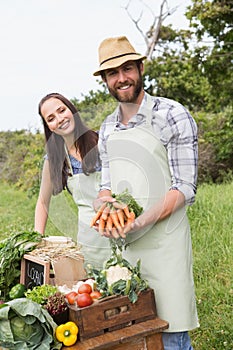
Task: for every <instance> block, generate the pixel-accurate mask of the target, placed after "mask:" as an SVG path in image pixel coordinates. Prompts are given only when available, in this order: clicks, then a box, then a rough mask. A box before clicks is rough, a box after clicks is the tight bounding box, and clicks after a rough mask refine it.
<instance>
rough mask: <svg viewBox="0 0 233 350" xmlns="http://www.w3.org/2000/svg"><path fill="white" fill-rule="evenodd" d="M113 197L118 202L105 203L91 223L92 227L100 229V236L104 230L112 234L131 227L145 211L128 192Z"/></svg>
mask: <svg viewBox="0 0 233 350" xmlns="http://www.w3.org/2000/svg"><path fill="white" fill-rule="evenodd" d="M112 197H113V198H115V199H116V201H115V202H112V203H110V202H105V203H103V204H102V205H101V207H100V208H99V210H98V211H97V213H96V214H95V216H94V217H93V219H92V220H91V223H90V226H91V227H93V226H95V227H97V228H98V231H99V232H100V234H101V233H103V231H104V230H106V231H107V232H108V231H110V232H112V231H114V230H116V229H117V228H120V229H121V228H123V227H124V226H127V225H129V224H130V223H131V222H133V220H134V219H135V218H136V217H138V216H139V215H140V214H141V213H142V211H143V208H142V207H141V206H140V205H139V204H138V203H137V202H136V200H135V199H134V198H133V196H132V195H131V194H130V193H129V192H128V190H125V191H124V192H122V193H120V194H113V195H112Z"/></svg>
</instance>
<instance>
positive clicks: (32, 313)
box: [0, 298, 62, 350]
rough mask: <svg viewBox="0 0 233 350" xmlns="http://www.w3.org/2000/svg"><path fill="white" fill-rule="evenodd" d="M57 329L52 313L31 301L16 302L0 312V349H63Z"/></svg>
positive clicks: (12, 301) (21, 300)
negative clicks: (56, 333) (0, 347)
mask: <svg viewBox="0 0 233 350" xmlns="http://www.w3.org/2000/svg"><path fill="white" fill-rule="evenodd" d="M56 327H57V324H56V323H55V322H54V321H53V319H52V317H51V316H50V315H49V313H48V312H47V311H46V310H45V309H44V308H43V307H42V306H41V305H39V304H38V303H35V302H34V301H32V300H30V299H27V298H19V299H14V300H11V301H9V302H7V303H5V304H4V305H3V306H2V307H1V308H0V346H2V347H5V348H7V349H10V350H34V349H36V350H50V349H51V350H52V349H53V350H55V349H61V346H62V344H61V343H58V341H57V340H56V337H55V329H56Z"/></svg>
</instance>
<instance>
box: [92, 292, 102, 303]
mask: <svg viewBox="0 0 233 350" xmlns="http://www.w3.org/2000/svg"><path fill="white" fill-rule="evenodd" d="M101 296H102V294H101V293H100V292H99V291H98V290H94V291H93V292H91V294H90V297H91V298H92V300H93V301H95V300H98V299H99V298H100V297H101Z"/></svg>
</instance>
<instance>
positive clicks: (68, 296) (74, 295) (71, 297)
mask: <svg viewBox="0 0 233 350" xmlns="http://www.w3.org/2000/svg"><path fill="white" fill-rule="evenodd" d="M77 296H78V293H76V292H69V293H68V294H66V295H65V297H66V299H67V301H68V303H69V304H70V305H73V304H74V303H75V301H76V298H77Z"/></svg>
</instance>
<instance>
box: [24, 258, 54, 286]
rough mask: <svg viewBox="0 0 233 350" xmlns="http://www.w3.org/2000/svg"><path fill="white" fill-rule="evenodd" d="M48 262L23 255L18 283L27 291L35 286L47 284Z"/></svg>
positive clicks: (48, 274)
mask: <svg viewBox="0 0 233 350" xmlns="http://www.w3.org/2000/svg"><path fill="white" fill-rule="evenodd" d="M49 276H50V262H49V261H44V260H41V259H40V258H38V257H36V256H33V255H29V254H25V255H24V256H23V259H22V261H21V276H20V283H22V284H24V285H25V287H26V288H27V289H32V288H33V287H35V286H41V285H43V284H49Z"/></svg>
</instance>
